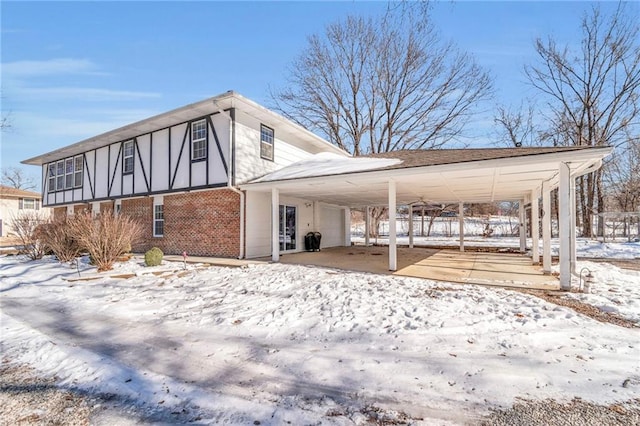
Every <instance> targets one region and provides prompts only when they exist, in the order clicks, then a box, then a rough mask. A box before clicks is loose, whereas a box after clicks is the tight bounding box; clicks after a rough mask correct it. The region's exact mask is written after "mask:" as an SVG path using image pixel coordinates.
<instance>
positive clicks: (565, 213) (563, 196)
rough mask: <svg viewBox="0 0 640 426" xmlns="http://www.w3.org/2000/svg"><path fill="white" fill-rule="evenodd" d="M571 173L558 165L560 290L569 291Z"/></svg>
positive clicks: (566, 167) (562, 164)
mask: <svg viewBox="0 0 640 426" xmlns="http://www.w3.org/2000/svg"><path fill="white" fill-rule="evenodd" d="M570 173H571V171H570V170H569V166H568V165H567V164H565V163H560V183H559V186H558V197H559V203H558V204H559V205H558V216H559V223H558V227H559V239H560V253H559V254H560V288H561V289H562V290H565V291H569V290H571V210H572V209H571V184H570V182H569V181H570V180H571V176H570Z"/></svg>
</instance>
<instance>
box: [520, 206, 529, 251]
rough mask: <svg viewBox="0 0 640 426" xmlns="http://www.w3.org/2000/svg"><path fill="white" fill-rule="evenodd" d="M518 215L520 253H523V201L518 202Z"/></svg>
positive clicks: (524, 240) (524, 249) (525, 248)
mask: <svg viewBox="0 0 640 426" xmlns="http://www.w3.org/2000/svg"><path fill="white" fill-rule="evenodd" d="M518 215H519V220H520V225H519V227H518V229H519V233H520V253H524V252H525V251H526V250H527V235H526V234H525V228H524V221H525V217H524V200H520V201H518Z"/></svg>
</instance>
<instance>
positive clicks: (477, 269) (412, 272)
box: [280, 246, 560, 290]
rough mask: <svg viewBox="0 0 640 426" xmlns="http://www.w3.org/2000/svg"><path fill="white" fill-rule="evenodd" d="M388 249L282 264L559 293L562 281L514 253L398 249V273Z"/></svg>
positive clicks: (331, 253)
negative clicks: (557, 291) (390, 260)
mask: <svg viewBox="0 0 640 426" xmlns="http://www.w3.org/2000/svg"><path fill="white" fill-rule="evenodd" d="M388 259H389V249H388V247H386V246H371V247H364V246H352V247H331V248H327V249H323V250H322V251H320V252H302V253H290V254H283V255H281V256H280V262H282V263H291V264H302V265H316V266H324V267H330V268H338V269H344V270H349V271H359V272H372V273H376V274H393V275H401V276H407V277H418V278H427V279H431V280H436V281H449V282H456V283H464V284H481V285H495V286H504V287H518V288H537V289H547V290H557V289H559V287H560V282H559V281H558V279H557V277H555V276H553V275H544V274H543V273H542V268H541V267H540V266H537V265H533V263H532V261H531V259H530V258H529V257H526V256H524V255H521V254H513V253H483V252H472V251H466V252H460V251H457V250H442V249H430V248H422V247H420V248H412V249H410V248H407V247H398V270H397V271H395V272H391V271H389V270H388Z"/></svg>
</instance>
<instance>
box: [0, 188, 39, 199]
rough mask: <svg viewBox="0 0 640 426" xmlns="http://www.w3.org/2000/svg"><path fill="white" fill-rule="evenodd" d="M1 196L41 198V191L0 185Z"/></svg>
mask: <svg viewBox="0 0 640 426" xmlns="http://www.w3.org/2000/svg"><path fill="white" fill-rule="evenodd" d="M0 198H37V199H40V198H41V195H40V193H39V192H33V191H25V190H24V189H17V188H12V187H10V186H5V185H0Z"/></svg>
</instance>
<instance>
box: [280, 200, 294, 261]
mask: <svg viewBox="0 0 640 426" xmlns="http://www.w3.org/2000/svg"><path fill="white" fill-rule="evenodd" d="M296 211H297V208H296V206H285V205H280V251H291V250H295V249H296V237H297V235H296V224H297V214H296Z"/></svg>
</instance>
